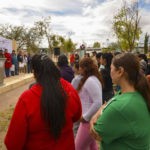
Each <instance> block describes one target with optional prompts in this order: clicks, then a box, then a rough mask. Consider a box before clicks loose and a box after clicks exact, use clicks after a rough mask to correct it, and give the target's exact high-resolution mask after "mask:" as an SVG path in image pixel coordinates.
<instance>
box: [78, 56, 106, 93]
mask: <svg viewBox="0 0 150 150" xmlns="http://www.w3.org/2000/svg"><path fill="white" fill-rule="evenodd" d="M79 67H81V68H83V69H84V74H83V78H82V79H81V81H80V83H79V86H78V88H77V90H78V91H80V90H81V88H82V86H83V85H84V83H85V81H86V80H87V78H88V77H90V76H92V75H94V76H96V77H97V78H98V80H99V81H100V82H101V84H102V85H103V80H102V76H101V74H100V72H99V71H98V68H97V65H96V64H95V63H94V61H93V60H92V59H91V58H83V59H81V61H80V63H79Z"/></svg>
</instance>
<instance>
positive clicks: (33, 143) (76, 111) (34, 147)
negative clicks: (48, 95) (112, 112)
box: [5, 79, 81, 150]
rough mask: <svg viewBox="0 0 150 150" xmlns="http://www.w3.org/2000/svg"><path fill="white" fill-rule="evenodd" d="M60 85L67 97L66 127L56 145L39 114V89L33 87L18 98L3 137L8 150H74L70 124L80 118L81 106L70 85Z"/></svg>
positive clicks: (66, 83)
mask: <svg viewBox="0 0 150 150" xmlns="http://www.w3.org/2000/svg"><path fill="white" fill-rule="evenodd" d="M61 83H62V86H63V88H64V89H65V91H66V93H67V94H68V100H67V108H66V125H65V127H64V128H63V130H62V134H61V136H60V138H59V139H58V140H57V141H55V140H54V138H53V137H52V136H51V135H50V133H49V129H48V128H47V125H46V123H45V122H44V121H43V120H42V117H41V113H40V98H41V92H42V88H41V86H40V85H39V84H36V85H34V86H32V88H31V89H29V90H27V91H25V92H24V93H23V94H22V95H21V96H20V98H19V101H18V103H17V105H16V108H15V111H14V114H13V117H12V120H11V123H10V126H9V129H8V132H7V135H6V137H5V144H6V146H7V149H8V150H75V146H74V136H73V130H72V127H73V122H75V121H77V120H78V119H79V118H80V116H81V103H80V99H79V96H78V94H77V92H76V91H75V90H74V88H73V87H72V86H71V84H70V83H68V82H67V81H65V80H63V79H61Z"/></svg>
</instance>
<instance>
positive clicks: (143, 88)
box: [135, 73, 150, 112]
mask: <svg viewBox="0 0 150 150" xmlns="http://www.w3.org/2000/svg"><path fill="white" fill-rule="evenodd" d="M135 89H136V90H137V91H138V92H139V93H140V94H141V95H142V96H143V97H144V99H145V102H146V104H147V107H148V110H149V112H150V84H149V83H148V81H147V79H146V77H145V76H144V75H143V74H142V73H139V74H138V76H137V82H136V83H135Z"/></svg>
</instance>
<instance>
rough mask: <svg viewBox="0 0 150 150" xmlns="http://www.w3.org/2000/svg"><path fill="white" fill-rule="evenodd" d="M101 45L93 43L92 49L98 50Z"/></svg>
mask: <svg viewBox="0 0 150 150" xmlns="http://www.w3.org/2000/svg"><path fill="white" fill-rule="evenodd" d="M100 47H101V44H100V43H99V42H94V44H93V48H100Z"/></svg>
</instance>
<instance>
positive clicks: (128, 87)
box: [120, 81, 136, 93]
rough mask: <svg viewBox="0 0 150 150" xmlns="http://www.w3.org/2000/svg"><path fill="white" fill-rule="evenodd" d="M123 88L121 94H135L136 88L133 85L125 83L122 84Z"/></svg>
mask: <svg viewBox="0 0 150 150" xmlns="http://www.w3.org/2000/svg"><path fill="white" fill-rule="evenodd" d="M120 86H121V92H122V93H127V92H135V91H136V90H135V88H134V86H133V85H131V84H130V83H128V82H127V81H124V82H122V83H121V84H120Z"/></svg>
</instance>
